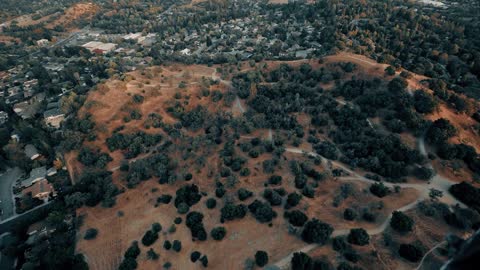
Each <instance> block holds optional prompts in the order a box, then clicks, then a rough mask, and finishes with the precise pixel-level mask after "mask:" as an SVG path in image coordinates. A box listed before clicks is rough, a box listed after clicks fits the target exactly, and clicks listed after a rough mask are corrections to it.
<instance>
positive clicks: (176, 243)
mask: <svg viewBox="0 0 480 270" xmlns="http://www.w3.org/2000/svg"><path fill="white" fill-rule="evenodd" d="M172 249H173V250H175V251H176V252H180V250H182V242H180V241H178V240H173V245H172Z"/></svg>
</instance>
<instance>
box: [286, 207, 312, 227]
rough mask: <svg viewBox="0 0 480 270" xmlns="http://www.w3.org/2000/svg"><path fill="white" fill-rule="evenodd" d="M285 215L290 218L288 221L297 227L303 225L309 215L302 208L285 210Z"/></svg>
mask: <svg viewBox="0 0 480 270" xmlns="http://www.w3.org/2000/svg"><path fill="white" fill-rule="evenodd" d="M285 217H286V218H287V219H288V222H290V224H292V225H293V226H296V227H301V226H303V225H304V224H305V222H307V220H308V217H307V215H305V214H304V213H303V212H302V211H300V210H293V211H290V212H285Z"/></svg>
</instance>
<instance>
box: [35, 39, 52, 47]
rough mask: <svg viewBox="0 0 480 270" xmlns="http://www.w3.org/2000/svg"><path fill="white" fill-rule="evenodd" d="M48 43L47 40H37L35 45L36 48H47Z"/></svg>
mask: <svg viewBox="0 0 480 270" xmlns="http://www.w3.org/2000/svg"><path fill="white" fill-rule="evenodd" d="M48 43H50V41H48V39H44V38H43V39H39V40H37V45H38V46H47V45H48Z"/></svg>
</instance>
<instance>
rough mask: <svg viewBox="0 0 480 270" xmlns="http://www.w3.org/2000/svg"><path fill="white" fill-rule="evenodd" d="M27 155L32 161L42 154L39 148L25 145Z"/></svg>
mask: <svg viewBox="0 0 480 270" xmlns="http://www.w3.org/2000/svg"><path fill="white" fill-rule="evenodd" d="M25 155H26V156H27V157H28V158H30V159H35V158H37V157H38V156H39V155H40V154H39V153H38V150H37V148H36V147H35V146H34V145H33V144H27V145H25Z"/></svg>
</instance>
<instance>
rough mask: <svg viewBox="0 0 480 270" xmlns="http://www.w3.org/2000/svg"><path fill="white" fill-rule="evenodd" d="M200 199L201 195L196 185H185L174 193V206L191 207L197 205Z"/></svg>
mask: <svg viewBox="0 0 480 270" xmlns="http://www.w3.org/2000/svg"><path fill="white" fill-rule="evenodd" d="M201 198H202V195H200V193H199V190H198V187H197V186H196V185H194V184H192V185H185V186H183V187H181V188H179V189H178V190H177V192H176V197H175V206H176V207H178V206H179V205H180V204H181V203H185V204H187V205H188V206H192V205H195V204H196V203H198V202H199V201H200V199H201Z"/></svg>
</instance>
